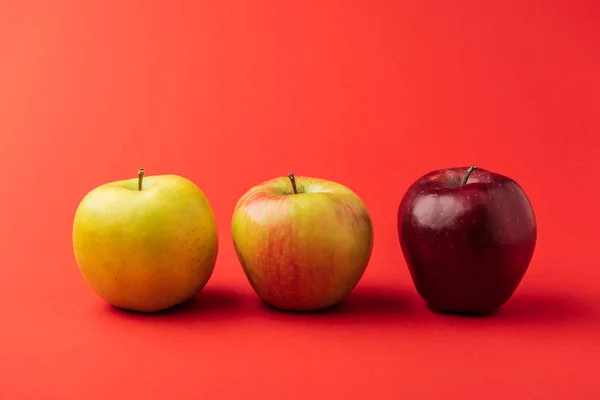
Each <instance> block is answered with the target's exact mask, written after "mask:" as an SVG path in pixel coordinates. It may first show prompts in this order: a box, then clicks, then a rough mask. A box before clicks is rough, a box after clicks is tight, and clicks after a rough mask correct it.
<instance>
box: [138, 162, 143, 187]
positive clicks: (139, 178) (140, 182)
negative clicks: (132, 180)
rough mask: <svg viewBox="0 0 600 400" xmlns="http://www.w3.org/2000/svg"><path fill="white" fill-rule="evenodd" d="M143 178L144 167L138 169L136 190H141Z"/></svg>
mask: <svg viewBox="0 0 600 400" xmlns="http://www.w3.org/2000/svg"><path fill="white" fill-rule="evenodd" d="M143 179H144V168H140V169H138V190H139V191H140V192H141V191H142V180H143Z"/></svg>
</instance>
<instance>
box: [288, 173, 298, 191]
mask: <svg viewBox="0 0 600 400" xmlns="http://www.w3.org/2000/svg"><path fill="white" fill-rule="evenodd" d="M288 178H290V182H292V189H294V194H298V188H296V177H295V176H294V174H288Z"/></svg>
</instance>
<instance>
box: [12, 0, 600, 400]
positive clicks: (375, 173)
mask: <svg viewBox="0 0 600 400" xmlns="http://www.w3.org/2000/svg"><path fill="white" fill-rule="evenodd" d="M51 3H52V4H53V5H51ZM93 3H94V4H93V5H92V3H90V2H79V1H75V0H73V1H68V2H67V1H62V2H42V1H37V2H28V1H22V2H17V1H8V0H5V1H2V2H1V3H0V4H1V6H0V171H1V174H2V187H3V192H2V196H1V197H0V198H1V211H0V213H1V215H0V217H1V221H2V224H1V225H0V234H1V237H0V239H1V240H0V246H1V249H0V250H1V253H0V254H1V255H0V257H1V258H0V307H1V308H0V313H1V315H2V324H1V325H0V343H1V344H0V346H1V347H0V398H3V399H28V398H31V399H42V398H44V399H54V398H55V399H82V398H86V399H99V398H111V399H120V398H134V397H135V398H145V399H150V398H153V399H154V398H155V399H167V398H173V399H188V398H189V399H192V398H204V399H225V398H237V399H239V398H260V399H273V398H282V399H291V400H293V399H309V398H310V399H320V398H328V399H344V398H365V399H366V398H376V399H398V398H410V399H417V398H437V399H439V398H450V397H456V398H473V399H475V398H488V399H489V398H518V399H524V398H545V399H548V398H559V399H565V398H577V399H591V398H598V396H599V394H600V384H599V383H598V369H597V365H598V359H599V355H600V340H598V339H599V338H600V311H599V308H600V291H599V290H598V282H599V281H600V268H599V267H598V265H599V262H600V255H599V254H600V252H599V251H598V237H599V235H598V231H597V227H596V224H598V223H599V222H600V212H599V207H598V205H597V204H596V203H597V199H598V194H599V189H598V188H599V186H598V184H597V180H598V177H597V171H598V168H599V167H600V161H599V159H598V157H597V148H598V145H599V144H600V143H599V139H598V132H600V113H599V112H598V104H599V103H600V74H598V71H599V70H600V47H599V45H598V44H599V43H600V25H598V23H597V21H598V19H599V18H600V10H599V9H598V6H597V5H595V3H594V2H593V1H587V2H585V1H579V2H575V3H569V2H567V1H564V2H559V1H548V0H545V1H542V0H538V1H528V2H519V1H507V2H478V1H467V2H428V1H423V2H418V1H412V2H408V1H371V2H368V1H354V2H348V1H332V2H322V1H300V2H297V1H296V2H287V1H284V2H281V1H275V0H273V1H268V2H267V1H247V2H241V1H238V2H233V1H230V2H192V1H188V2H174V3H170V2H161V4H162V5H151V4H150V2H142V1H124V2H119V1H108V2H93ZM452 3H454V4H453V5H450V4H452ZM59 4H60V5H59ZM167 4H168V5H167ZM492 4H493V5H492ZM471 162H474V163H477V164H478V165H480V166H481V167H483V168H486V169H490V170H492V171H496V172H499V173H503V174H506V175H508V176H511V177H513V178H514V179H516V180H517V181H518V182H519V183H520V184H521V185H522V186H523V187H524V188H525V190H526V191H527V193H528V195H529V196H530V198H531V200H532V203H533V205H534V207H535V211H536V216H537V218H538V223H539V242H538V247H537V249H536V253H535V255H534V259H533V262H532V264H531V267H530V270H529V272H528V273H527V275H526V277H525V279H524V281H523V283H522V285H521V286H520V288H519V289H518V290H517V292H516V293H515V295H514V297H513V298H512V299H511V300H510V302H509V303H508V304H507V305H506V306H505V307H504V308H503V309H502V310H501V312H499V313H498V314H496V315H494V316H490V317H487V318H459V317H450V316H440V315H436V314H433V313H431V312H429V311H428V310H426V309H425V308H424V306H423V304H422V302H421V300H420V299H419V298H418V296H417V295H416V292H415V290H414V288H413V286H412V283H411V282H410V278H409V276H408V272H407V269H406V266H405V264H404V262H403V259H402V255H401V251H400V247H399V245H398V243H397V234H396V225H395V224H396V210H397V206H398V203H399V201H400V199H401V196H402V194H403V193H404V191H405V190H406V189H407V187H408V185H409V184H410V183H411V182H412V181H413V180H414V179H416V178H417V177H418V176H420V175H421V174H422V173H425V172H427V171H429V170H432V169H436V168H440V167H446V166H454V165H465V164H469V163H471ZM141 166H143V167H145V168H146V171H147V173H148V174H160V173H177V174H181V175H184V176H186V177H188V178H190V179H192V180H194V181H195V182H196V183H197V184H198V185H199V186H200V187H201V188H202V189H203V190H204V191H205V193H206V194H207V196H208V197H209V199H210V201H211V204H212V205H213V207H214V210H215V213H216V216H217V219H218V223H219V228H220V238H221V241H220V244H221V245H220V254H219V259H218V263H217V267H216V271H215V274H214V276H213V278H212V280H211V281H210V282H209V284H208V286H207V287H206V289H205V291H204V293H203V294H202V295H200V296H199V297H198V300H197V301H196V302H194V303H192V304H191V305H189V306H188V307H183V308H179V309H177V310H175V311H173V312H171V313H166V314H162V315H156V316H142V315H136V314H131V313H123V312H118V311H115V310H114V309H112V308H110V307H108V306H107V305H105V304H104V303H103V302H102V301H101V300H100V299H99V298H98V297H97V296H96V295H94V294H93V293H92V292H91V290H90V289H89V288H88V287H87V286H86V284H85V283H84V281H83V279H82V278H81V276H80V275H79V272H78V271H77V268H76V265H75V262H74V258H73V255H72V249H71V221H72V217H73V213H74V211H75V208H76V206H77V204H78V202H79V200H80V199H81V198H82V196H83V195H84V194H85V193H86V192H87V191H88V190H90V189H92V188H93V187H95V186H97V185H99V184H101V183H103V182H106V181H111V180H116V179H122V178H125V177H131V176H135V173H136V171H137V169H138V168H139V167H141ZM290 171H293V172H295V173H296V174H306V175H313V176H318V177H323V178H328V179H333V180H337V181H340V182H342V183H345V184H347V185H348V186H350V187H351V188H353V189H354V190H355V191H356V192H358V193H359V194H360V195H361V197H362V198H363V199H364V201H365V203H366V204H367V206H368V207H369V208H370V210H371V212H372V216H373V220H374V224H375V229H376V234H375V249H374V254H373V257H372V260H371V263H370V265H369V267H368V270H367V273H366V275H365V276H364V279H363V280H362V282H361V283H360V284H359V287H358V288H357V289H356V291H355V292H354V293H353V294H352V295H351V296H350V298H349V299H348V300H347V302H346V303H345V305H344V306H343V307H341V308H340V309H339V310H337V311H335V312H331V313H325V314H318V315H292V314H285V313H278V312H275V311H271V310H268V309H266V308H264V307H263V306H262V305H261V303H260V302H259V301H258V299H257V297H256V296H255V295H254V293H253V292H252V291H251V289H250V286H249V284H248V283H247V282H246V280H245V278H244V276H243V273H242V271H241V268H240V266H239V264H238V262H237V260H236V259H235V257H234V252H233V247H232V244H231V240H230V229H229V223H230V217H231V212H232V210H233V206H234V204H235V202H236V200H237V199H238V197H239V196H241V194H242V193H243V192H244V191H245V190H246V189H247V188H249V187H250V186H252V185H254V184H256V183H259V182H260V181H262V180H265V179H268V178H271V177H274V176H277V175H284V174H287V173H288V172H290ZM136 396H137V397H136ZM367 396H370V397H367Z"/></svg>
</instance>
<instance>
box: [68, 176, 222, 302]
mask: <svg viewBox="0 0 600 400" xmlns="http://www.w3.org/2000/svg"><path fill="white" fill-rule="evenodd" d="M143 174H144V171H143V169H141V170H140V171H139V173H138V178H132V179H127V180H122V181H117V182H111V183H107V184H104V185H101V186H99V187H97V188H95V189H93V190H92V191H90V192H89V193H88V194H87V195H86V196H85V197H84V198H83V200H82V201H81V203H80V204H79V206H78V208H77V211H76V213H75V217H74V221H73V249H74V253H75V259H76V261H77V265H78V266H79V270H80V271H81V273H82V275H83V277H84V279H85V280H86V281H87V283H88V284H89V285H90V286H91V287H92V289H93V290H94V291H95V292H96V293H97V294H98V295H99V296H100V297H101V298H103V299H104V300H105V301H107V302H108V303H110V304H112V305H114V306H116V307H118V308H122V309H128V310H133V311H139V312H155V311H160V310H163V309H167V308H170V307H172V306H174V305H177V304H180V303H183V302H185V301H187V300H189V299H191V298H192V297H194V296H195V295H196V294H197V293H198V292H199V291H200V290H201V289H202V288H203V287H204V286H205V285H206V283H207V282H208V280H209V278H210V277H211V275H212V272H213V269H214V266H215V262H216V258H217V252H218V238H217V227H216V223H215V218H214V215H213V212H212V209H211V207H210V204H209V203H208V200H207V199H206V197H205V195H204V194H203V192H202V191H201V190H200V188H198V186H196V185H195V184H194V183H193V182H191V181H189V180H188V179H186V178H183V177H181V176H177V175H158V176H148V177H146V178H144V176H143Z"/></svg>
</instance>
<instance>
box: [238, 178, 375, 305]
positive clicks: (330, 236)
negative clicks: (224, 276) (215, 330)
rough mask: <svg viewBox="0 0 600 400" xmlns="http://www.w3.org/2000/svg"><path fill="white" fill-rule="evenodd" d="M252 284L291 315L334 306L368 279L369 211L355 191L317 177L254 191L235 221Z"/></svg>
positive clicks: (269, 183)
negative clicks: (364, 277)
mask: <svg viewBox="0 0 600 400" xmlns="http://www.w3.org/2000/svg"><path fill="white" fill-rule="evenodd" d="M232 236H233V244H234V247H235V251H236V253H237V256H238V259H239V261H240V263H241V265H242V268H243V271H244V272H245V274H246V277H247V278H248V281H249V282H250V285H251V286H252V288H253V289H254V291H255V292H256V293H257V295H258V296H259V297H260V298H261V299H262V300H263V301H264V302H265V303H267V304H270V305H272V306H274V307H275V308H278V309H281V310H288V311H315V310H319V309H325V308H329V307H331V306H333V305H336V304H337V303H339V302H340V301H341V300H342V299H343V298H344V297H345V296H347V295H348V294H349V293H350V292H351V291H352V290H353V289H354V287H355V286H356V285H357V284H358V282H359V281H360V279H361V278H362V276H363V274H364V271H365V269H366V267H367V265H368V263H369V259H370V257H371V252H372V249H373V226H372V222H371V217H370V215H369V212H368V210H367V207H366V206H365V204H364V203H363V202H362V200H361V199H360V198H359V197H358V195H357V194H355V193H354V192H353V191H352V190H350V189H349V188H347V187H346V186H344V185H342V184H339V183H337V182H332V181H328V180H324V179H318V178H311V177H301V176H298V177H295V176H294V175H293V174H290V175H288V177H278V178H274V179H271V180H269V181H266V182H263V183H261V184H259V185H257V186H255V187H253V188H251V189H250V190H248V191H247V192H246V193H245V194H244V195H243V196H242V197H241V198H240V199H239V200H238V202H237V204H236V207H235V210H234V212H233V217H232Z"/></svg>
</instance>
